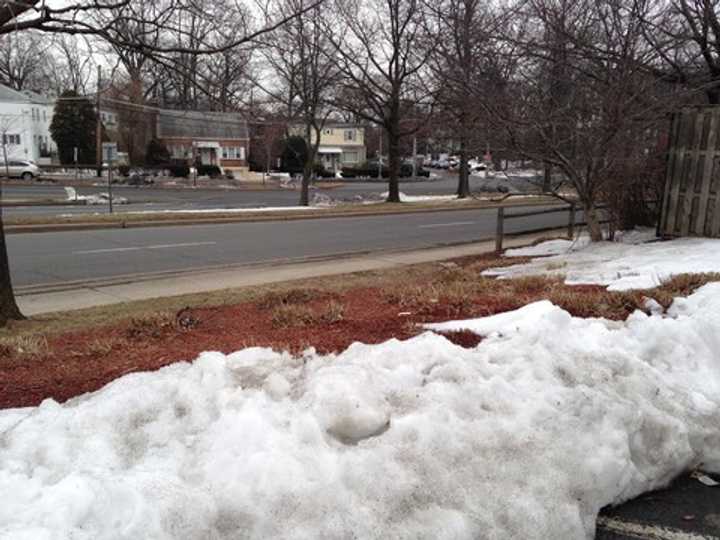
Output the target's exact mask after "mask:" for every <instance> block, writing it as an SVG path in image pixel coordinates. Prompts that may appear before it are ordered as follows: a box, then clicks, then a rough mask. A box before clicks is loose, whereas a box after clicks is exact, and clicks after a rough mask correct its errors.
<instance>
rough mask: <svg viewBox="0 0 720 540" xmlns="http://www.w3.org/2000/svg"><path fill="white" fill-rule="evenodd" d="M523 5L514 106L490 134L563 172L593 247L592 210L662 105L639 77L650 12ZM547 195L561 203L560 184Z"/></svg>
mask: <svg viewBox="0 0 720 540" xmlns="http://www.w3.org/2000/svg"><path fill="white" fill-rule="evenodd" d="M528 6H529V7H530V8H531V11H530V12H529V14H528V16H529V17H530V18H531V22H532V25H531V26H532V27H534V28H538V31H537V32H535V33H534V34H533V35H532V36H530V38H529V39H528V40H527V41H526V43H525V48H524V55H525V57H524V59H523V63H522V64H521V65H520V66H519V68H518V70H517V72H516V73H515V76H514V79H513V81H512V83H513V84H514V85H516V88H517V91H516V92H515V96H516V98H515V99H513V100H508V101H506V102H505V103H503V104H502V107H501V108H497V109H495V113H496V121H497V127H498V128H501V129H503V130H504V131H505V132H506V133H507V136H508V139H509V141H510V143H511V144H512V145H513V147H514V148H515V149H516V150H517V151H519V152H520V153H521V154H522V155H524V156H526V157H528V158H530V159H533V160H535V161H537V162H540V163H547V164H550V165H552V166H553V167H556V168H557V169H558V170H559V171H561V172H562V174H563V175H564V177H565V178H567V180H568V181H569V183H570V185H571V187H572V189H573V190H574V191H575V192H576V194H577V197H578V199H579V201H580V204H581V206H582V209H583V210H584V214H585V218H586V221H587V223H588V229H589V231H590V235H591V238H592V239H593V240H600V239H602V231H601V227H600V216H599V214H598V212H597V205H598V203H599V202H600V201H602V200H603V198H604V197H605V195H606V193H607V190H608V188H609V186H610V185H611V182H612V179H613V178H614V177H616V176H617V175H618V173H619V172H621V171H623V170H624V168H625V167H626V166H627V163H628V161H629V160H632V159H633V153H635V152H642V151H643V150H644V148H643V145H645V144H648V143H647V141H646V138H645V136H644V134H645V133H646V131H647V130H648V128H649V127H650V126H652V125H653V124H655V123H656V122H657V120H658V118H660V117H661V116H662V112H663V107H666V106H667V103H665V102H664V101H663V100H662V99H661V95H662V93H661V91H660V89H659V88H658V81H657V79H656V78H655V77H652V76H650V75H649V74H648V71H647V66H648V65H650V64H651V63H652V59H653V54H654V53H653V52H652V50H650V48H648V47H647V46H646V42H645V41H644V39H643V36H642V32H641V28H640V27H641V23H642V21H643V19H644V17H645V15H646V12H645V10H646V9H648V5H647V4H643V3H641V2H634V3H632V4H631V5H626V4H623V3H620V2H616V1H614V0H582V1H575V0H572V1H571V0H531V1H530V2H529V4H528ZM500 111H501V112H500ZM649 144H652V143H649ZM553 193H554V194H555V195H557V196H559V197H563V196H564V194H563V193H562V192H561V186H554V189H553Z"/></svg>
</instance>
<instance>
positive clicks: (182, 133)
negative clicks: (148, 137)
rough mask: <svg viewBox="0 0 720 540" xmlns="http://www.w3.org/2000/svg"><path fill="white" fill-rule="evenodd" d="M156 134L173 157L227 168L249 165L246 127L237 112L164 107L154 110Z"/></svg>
mask: <svg viewBox="0 0 720 540" xmlns="http://www.w3.org/2000/svg"><path fill="white" fill-rule="evenodd" d="M156 136H157V138H158V139H159V140H160V141H161V142H162V143H163V144H164V145H165V146H166V147H167V149H168V151H169V152H170V156H171V157H172V158H174V159H186V160H188V162H194V161H195V160H199V161H200V162H201V163H202V164H203V165H217V166H219V167H221V168H222V169H224V170H230V171H246V170H247V168H248V164H247V156H248V147H249V144H250V141H249V134H248V126H247V122H246V121H245V119H244V118H242V117H241V116H240V115H238V114H236V113H218V112H204V111H203V112H201V111H174V110H167V109H164V110H161V111H159V112H158V113H157V127H156Z"/></svg>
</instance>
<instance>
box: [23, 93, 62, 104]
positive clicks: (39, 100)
mask: <svg viewBox="0 0 720 540" xmlns="http://www.w3.org/2000/svg"><path fill="white" fill-rule="evenodd" d="M22 93H23V94H25V96H27V98H28V100H29V101H30V102H32V103H35V104H37V105H52V104H53V103H55V100H54V99H52V98H49V97H46V96H43V95H42V94H38V93H37V92H33V91H31V90H23V92H22Z"/></svg>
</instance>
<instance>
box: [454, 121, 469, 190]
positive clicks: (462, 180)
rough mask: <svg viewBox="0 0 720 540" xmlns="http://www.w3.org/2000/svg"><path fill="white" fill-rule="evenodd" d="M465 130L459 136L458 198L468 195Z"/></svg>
mask: <svg viewBox="0 0 720 540" xmlns="http://www.w3.org/2000/svg"><path fill="white" fill-rule="evenodd" d="M464 133H465V130H463V135H461V138H460V170H459V172H458V188H457V196H458V199H467V198H468V197H469V196H470V171H468V158H467V146H466V143H465V135H464Z"/></svg>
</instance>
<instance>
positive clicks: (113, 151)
mask: <svg viewBox="0 0 720 540" xmlns="http://www.w3.org/2000/svg"><path fill="white" fill-rule="evenodd" d="M102 155H103V161H105V162H107V163H112V162H113V161H116V160H117V143H114V142H104V143H102Z"/></svg>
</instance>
